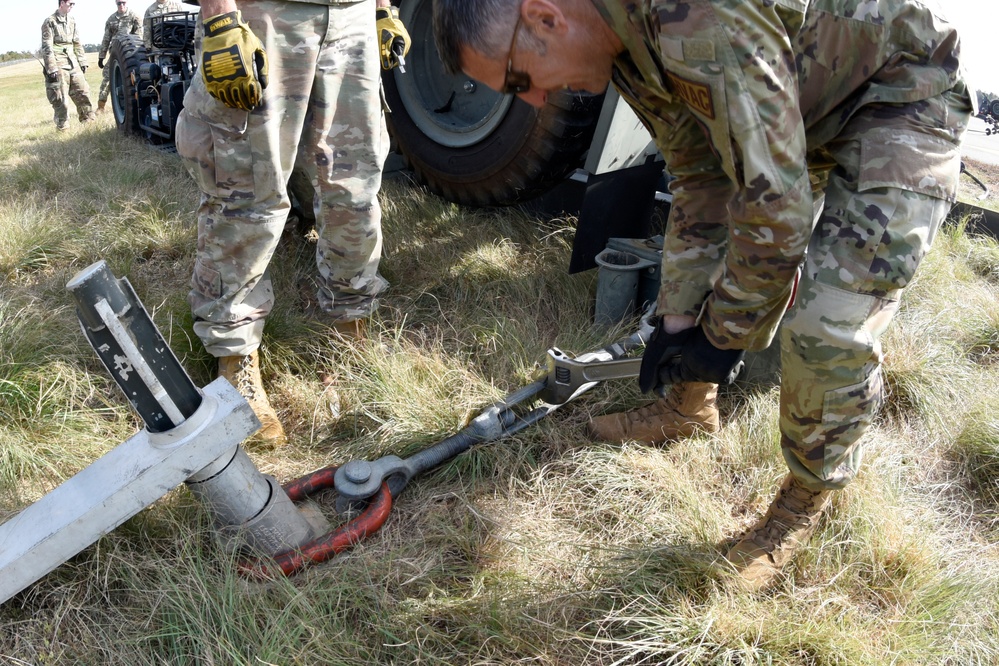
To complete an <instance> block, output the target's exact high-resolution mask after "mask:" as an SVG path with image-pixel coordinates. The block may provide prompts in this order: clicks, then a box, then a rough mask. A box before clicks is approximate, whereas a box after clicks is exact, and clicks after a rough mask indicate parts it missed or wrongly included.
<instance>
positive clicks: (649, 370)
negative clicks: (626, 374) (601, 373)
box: [638, 325, 746, 395]
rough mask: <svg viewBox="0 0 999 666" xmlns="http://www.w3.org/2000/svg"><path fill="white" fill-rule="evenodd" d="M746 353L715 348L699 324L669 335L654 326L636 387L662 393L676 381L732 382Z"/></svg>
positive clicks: (740, 367)
mask: <svg viewBox="0 0 999 666" xmlns="http://www.w3.org/2000/svg"><path fill="white" fill-rule="evenodd" d="M657 340H658V341H657ZM677 346H679V348H680V349H679V353H678V354H677V353H676V351H674V350H675V349H676V347H677ZM660 349H662V351H659V350H660ZM650 351H652V355H651V356H650V355H649V354H650ZM745 355H746V352H745V351H744V350H742V349H719V348H718V347H715V346H714V345H713V344H711V341H710V340H708V337H707V336H706V335H705V334H704V329H703V328H701V327H700V326H694V327H693V328H688V329H687V330H685V331H681V332H679V333H674V334H671V333H666V332H665V331H663V330H662V328H661V327H660V326H659V325H657V326H656V330H655V332H654V333H653V334H652V337H651V338H650V339H649V344H648V345H647V346H646V347H645V354H644V355H643V356H642V368H641V371H640V373H639V375H638V386H639V388H641V389H642V392H647V391H649V390H650V389H655V391H656V393H658V394H659V395H664V394H665V390H666V386H667V385H668V384H677V383H679V382H710V383H712V384H731V383H732V382H734V381H735V378H736V377H737V376H738V375H739V372H740V371H741V370H742V366H743V365H744V361H743V358H744V357H745Z"/></svg>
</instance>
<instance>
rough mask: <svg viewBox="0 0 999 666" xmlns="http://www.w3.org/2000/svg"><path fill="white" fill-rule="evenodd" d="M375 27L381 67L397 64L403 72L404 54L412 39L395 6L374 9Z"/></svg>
mask: <svg viewBox="0 0 999 666" xmlns="http://www.w3.org/2000/svg"><path fill="white" fill-rule="evenodd" d="M375 28H376V29H377V31H378V55H379V57H380V58H381V61H382V69H392V68H393V67H396V66H398V67H399V69H400V70H401V71H403V72H405V71H406V54H407V53H409V47H410V44H411V43H412V40H411V39H410V38H409V32H408V31H407V30H406V26H405V25H403V23H402V20H401V19H400V18H399V10H398V9H396V8H395V7H379V8H378V9H376V10H375Z"/></svg>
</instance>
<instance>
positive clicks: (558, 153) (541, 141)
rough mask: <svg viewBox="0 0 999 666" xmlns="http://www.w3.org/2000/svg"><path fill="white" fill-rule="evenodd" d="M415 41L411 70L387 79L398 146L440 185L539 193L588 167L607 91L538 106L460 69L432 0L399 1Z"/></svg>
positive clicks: (456, 191)
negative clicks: (439, 37)
mask: <svg viewBox="0 0 999 666" xmlns="http://www.w3.org/2000/svg"><path fill="white" fill-rule="evenodd" d="M396 4H398V5H399V14H400V17H401V18H402V21H403V23H404V24H405V25H406V28H407V30H408V31H409V34H410V36H411V38H412V48H411V49H410V52H409V55H408V56H407V57H406V71H405V73H401V72H399V70H398V69H393V70H391V71H389V72H386V73H385V75H384V76H383V78H382V81H383V84H384V88H385V97H386V100H387V102H388V105H389V109H390V113H389V114H388V125H389V131H390V132H391V134H392V138H393V140H394V141H395V149H396V151H397V152H399V153H400V154H401V155H402V156H403V158H405V160H406V163H407V164H408V166H409V167H410V168H411V169H412V170H413V173H414V174H415V176H416V178H417V179H418V180H419V181H420V182H421V183H423V184H424V185H426V186H427V187H428V188H429V189H430V190H431V191H433V192H435V193H437V194H439V195H440V196H442V197H444V198H445V199H448V200H450V201H454V202H456V203H461V204H470V205H478V206H495V205H510V204H516V203H521V202H523V201H527V200H529V199H533V198H535V197H537V196H538V195H540V194H543V193H544V192H545V191H547V190H548V189H550V188H551V187H553V186H555V185H556V184H558V183H559V182H560V181H561V180H562V179H564V178H565V177H566V175H568V174H569V173H570V172H571V171H572V170H573V169H575V168H577V167H578V166H580V165H581V158H582V155H583V153H584V152H585V151H586V150H587V148H589V145H590V142H591V141H592V139H593V132H594V130H595V128H596V121H597V117H598V116H599V114H600V107H601V104H602V102H603V96H602V95H599V96H593V95H579V94H571V93H567V92H566V93H559V94H556V95H552V96H550V97H549V102H548V104H547V105H546V106H545V107H544V108H542V109H540V110H537V109H534V108H532V107H531V106H529V105H527V104H525V103H524V102H522V101H521V100H519V99H515V98H514V97H512V96H510V95H500V94H498V93H496V92H494V91H492V90H490V89H489V88H487V87H486V86H484V85H482V84H480V83H478V82H477V81H474V80H472V79H470V78H468V77H467V76H464V75H461V76H451V75H449V74H447V73H446V72H445V71H444V67H443V65H442V64H441V62H440V58H439V56H438V55H437V49H436V47H435V46H434V41H433V24H432V13H431V0H396Z"/></svg>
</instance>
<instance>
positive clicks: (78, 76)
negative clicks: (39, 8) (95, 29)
mask: <svg viewBox="0 0 999 666" xmlns="http://www.w3.org/2000/svg"><path fill="white" fill-rule="evenodd" d="M41 55H42V62H43V63H44V65H45V71H46V72H53V71H54V72H57V74H58V76H57V78H56V80H55V81H49V80H48V78H46V80H45V96H46V97H47V98H48V100H49V103H50V104H51V105H52V109H53V110H54V111H55V116H54V120H55V124H56V127H58V128H59V129H64V128H66V127H67V124H68V121H69V108H68V107H67V106H66V93H67V90H68V92H69V97H70V99H72V100H73V104H74V105H76V111H77V114H78V115H79V118H80V121H81V122H82V121H84V120H87V119H90V118H92V117H93V108H92V106H91V104H90V85H89V84H88V83H87V79H86V78H84V76H83V69H82V68H83V67H86V66H87V56H86V54H85V53H84V51H83V44H82V43H81V42H80V36H79V34H78V33H77V31H76V21H75V20H74V19H73V18H72V17H71V16H62V15H61V14H60V13H59V12H55V13H53V14H52V15H51V16H49V17H48V18H46V19H45V21H43V22H42V48H41Z"/></svg>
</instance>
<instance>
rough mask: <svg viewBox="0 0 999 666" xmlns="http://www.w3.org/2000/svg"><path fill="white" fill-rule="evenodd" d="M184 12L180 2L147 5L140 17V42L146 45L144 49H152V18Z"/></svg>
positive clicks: (176, 0)
mask: <svg viewBox="0 0 999 666" xmlns="http://www.w3.org/2000/svg"><path fill="white" fill-rule="evenodd" d="M185 11H187V10H186V9H184V5H183V4H182V3H181V1H180V0H164V1H163V2H154V3H153V4H151V5H149V6H148V7H147V8H146V11H145V13H144V14H143V15H142V41H143V43H144V44H145V45H146V48H147V49H151V48H152V47H153V31H152V21H151V20H150V19H151V18H152V17H153V16H162V15H163V14H172V13H174V12H185Z"/></svg>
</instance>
